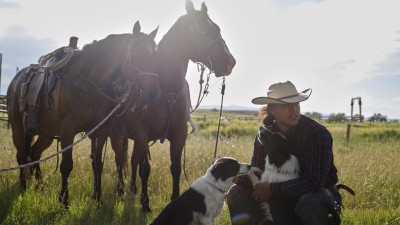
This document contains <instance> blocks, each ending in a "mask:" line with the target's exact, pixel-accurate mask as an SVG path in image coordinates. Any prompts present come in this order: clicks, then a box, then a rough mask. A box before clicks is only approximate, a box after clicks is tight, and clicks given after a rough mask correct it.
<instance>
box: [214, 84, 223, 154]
mask: <svg viewBox="0 0 400 225" xmlns="http://www.w3.org/2000/svg"><path fill="white" fill-rule="evenodd" d="M224 95H225V76H223V77H222V88H221V108H220V109H219V119H218V131H217V140H216V141H215V150H214V159H215V158H216V157H217V147H218V137H219V128H220V127H221V115H222V105H223V103H224Z"/></svg>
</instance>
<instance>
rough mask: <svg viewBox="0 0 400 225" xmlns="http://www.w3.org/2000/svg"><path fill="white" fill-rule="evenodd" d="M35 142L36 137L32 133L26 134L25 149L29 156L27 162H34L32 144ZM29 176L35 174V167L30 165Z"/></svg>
mask: <svg viewBox="0 0 400 225" xmlns="http://www.w3.org/2000/svg"><path fill="white" fill-rule="evenodd" d="M33 143H34V139H33V136H32V135H29V134H25V142H24V150H25V154H26V156H27V163H30V162H32V145H33ZM28 171H29V176H32V175H33V167H30V169H29V170H28Z"/></svg>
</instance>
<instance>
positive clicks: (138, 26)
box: [132, 20, 141, 34]
mask: <svg viewBox="0 0 400 225" xmlns="http://www.w3.org/2000/svg"><path fill="white" fill-rule="evenodd" d="M140 29H141V28H140V23H139V20H138V21H136V23H135V25H134V26H133V30H132V34H139V33H140Z"/></svg>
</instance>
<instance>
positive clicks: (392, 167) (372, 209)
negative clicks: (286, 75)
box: [0, 110, 400, 225]
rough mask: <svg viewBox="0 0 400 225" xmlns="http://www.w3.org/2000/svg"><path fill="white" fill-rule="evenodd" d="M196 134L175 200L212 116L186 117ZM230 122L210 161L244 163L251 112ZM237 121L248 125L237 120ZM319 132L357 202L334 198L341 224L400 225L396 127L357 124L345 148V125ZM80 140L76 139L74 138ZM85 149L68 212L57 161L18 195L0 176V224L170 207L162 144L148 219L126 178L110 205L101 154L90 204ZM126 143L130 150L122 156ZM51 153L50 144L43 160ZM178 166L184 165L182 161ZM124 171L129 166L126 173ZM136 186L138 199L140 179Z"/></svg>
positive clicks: (109, 164) (5, 157)
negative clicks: (98, 190)
mask: <svg viewBox="0 0 400 225" xmlns="http://www.w3.org/2000/svg"><path fill="white" fill-rule="evenodd" d="M204 115H207V116H206V118H207V119H206V121H201V120H197V121H196V120H195V124H196V125H197V131H196V133H195V134H192V135H189V137H188V140H187V145H186V151H185V152H184V154H185V171H186V174H187V177H188V181H186V179H185V176H184V173H183V172H182V176H181V193H182V192H183V191H184V190H185V189H187V188H188V187H189V186H190V184H191V183H192V182H193V181H194V180H196V179H197V178H198V177H200V176H202V175H204V173H205V171H206V170H207V168H208V167H209V166H210V164H211V161H212V159H213V155H214V147H215V140H216V137H215V134H216V131H217V122H218V121H217V119H216V118H218V112H212V111H209V110H207V111H206V110H201V111H197V112H196V113H195V114H194V115H193V117H194V118H203V119H204ZM223 116H225V117H230V118H231V120H230V121H222V122H221V123H222V124H221V133H222V136H221V137H220V139H219V144H218V150H217V155H219V156H231V157H234V158H236V159H238V160H239V161H242V162H249V161H250V158H251V154H252V147H253V140H254V136H255V134H256V132H257V130H258V127H259V126H260V123H259V122H258V121H257V119H255V115H254V112H252V113H248V114H247V115H244V114H238V113H237V112H224V113H223ZM238 117H254V119H253V120H250V119H248V120H239V119H237V118H238ZM1 125H2V126H1V127H0V137H1V138H0V168H5V167H12V166H16V165H17V161H16V156H15V154H16V150H15V147H14V145H13V143H12V138H11V130H7V128H6V126H4V123H3V124H1ZM324 125H325V126H326V127H327V128H328V129H329V130H330V132H331V133H332V136H333V139H334V146H333V151H334V157H335V164H336V167H337V168H338V175H339V183H343V184H346V185H348V186H350V187H352V188H353V189H354V190H355V192H356V196H355V197H353V196H351V195H350V194H348V193H347V192H345V191H341V193H342V196H343V199H344V202H343V204H344V206H345V209H344V210H343V211H342V212H343V214H342V224H345V225H347V224H374V225H376V224H393V225H394V224H400V179H399V178H400V123H369V122H365V123H361V124H359V123H357V124H352V126H351V135H350V142H349V144H348V145H346V129H347V124H327V123H324ZM79 137H80V135H77V138H79ZM89 144H90V142H89V141H87V140H85V141H83V142H81V143H80V144H78V145H77V147H75V148H74V150H73V159H74V168H73V170H72V173H71V175H70V180H69V184H70V185H69V194H70V210H69V211H65V210H64V208H63V206H62V205H61V204H60V203H59V202H58V194H59V191H60V186H61V174H60V172H59V169H58V170H57V171H56V172H55V169H56V163H57V159H56V158H52V159H50V160H48V161H46V162H44V163H42V164H41V168H42V173H43V183H42V184H41V185H40V186H39V187H37V186H36V181H35V179H34V178H32V179H31V180H29V181H28V188H27V190H26V192H23V191H22V190H21V188H20V186H19V171H10V172H1V173H0V224H135V225H142V224H143V225H144V224H150V223H151V222H152V221H153V219H154V218H155V217H156V216H157V215H158V213H159V212H161V210H162V209H163V208H164V207H165V206H166V205H167V204H168V203H169V201H170V200H169V199H170V195H171V192H172V177H171V175H170V172H169V166H170V160H169V142H168V141H166V142H165V143H164V144H160V143H158V142H157V144H155V145H154V146H152V147H151V157H152V160H151V161H150V163H151V166H152V168H151V174H150V179H149V195H150V207H151V208H152V210H153V212H152V213H150V214H144V213H141V211H140V204H139V199H138V198H137V197H135V196H133V195H132V193H131V192H130V191H129V177H130V174H131V172H130V171H129V170H128V172H127V178H126V179H125V182H126V188H125V190H126V196H125V198H124V199H123V200H121V199H119V198H118V197H117V188H116V186H117V173H116V166H115V160H114V152H113V151H112V149H111V148H110V144H108V147H107V149H106V154H105V156H106V157H105V164H104V170H103V177H102V178H103V180H102V185H103V186H102V190H103V196H102V200H101V202H100V203H98V202H96V201H94V200H93V199H92V198H91V196H92V194H93V175H92V168H91V159H90V146H89ZM132 146H133V142H132V141H130V142H129V155H131V154H132ZM55 151H56V143H55V142H54V143H53V145H52V146H51V147H50V148H49V149H48V150H46V151H45V152H44V154H43V157H44V156H47V155H50V154H53V153H54V152H55ZM182 164H183V157H182ZM129 167H130V166H129ZM137 186H138V187H139V191H140V178H138V181H137ZM215 224H218V225H225V224H230V220H229V212H228V209H227V206H225V207H224V209H223V211H222V213H221V214H220V216H219V217H217V218H216V220H215Z"/></svg>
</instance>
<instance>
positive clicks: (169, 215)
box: [152, 157, 250, 225]
mask: <svg viewBox="0 0 400 225" xmlns="http://www.w3.org/2000/svg"><path fill="white" fill-rule="evenodd" d="M249 170H250V165H248V164H245V163H239V162H238V161H237V160H236V159H233V158H228V157H224V158H217V159H216V160H215V161H214V162H213V164H212V165H211V167H210V168H209V169H208V170H207V173H206V175H205V176H203V177H200V178H198V179H197V180H196V181H195V182H194V183H193V184H192V185H191V186H190V188H189V189H188V190H186V191H185V192H184V193H183V194H182V195H181V196H180V197H179V198H177V199H175V200H173V201H172V202H171V203H169V204H168V205H167V206H166V207H165V209H164V210H163V211H162V212H161V213H160V215H158V217H157V218H156V219H155V220H154V221H153V223H152V225H158V224H162V225H189V224H193V225H194V224H196V225H197V224H198V225H203V224H204V225H205V224H207V225H210V224H214V218H215V217H217V216H218V215H219V213H220V212H221V210H222V207H223V206H224V202H225V193H226V192H227V191H228V190H229V188H230V187H231V185H232V180H233V178H234V177H237V176H239V175H243V174H246V173H247V172H249Z"/></svg>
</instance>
